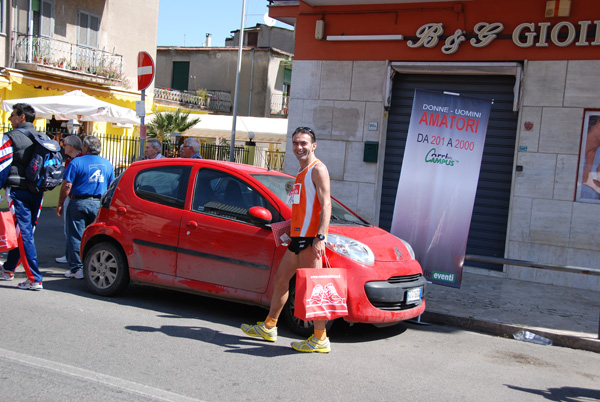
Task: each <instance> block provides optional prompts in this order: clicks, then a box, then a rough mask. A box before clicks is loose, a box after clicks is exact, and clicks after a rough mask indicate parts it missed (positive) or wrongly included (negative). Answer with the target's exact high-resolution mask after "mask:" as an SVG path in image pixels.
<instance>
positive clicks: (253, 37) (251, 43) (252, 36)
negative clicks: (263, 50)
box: [246, 32, 258, 47]
mask: <svg viewBox="0 0 600 402" xmlns="http://www.w3.org/2000/svg"><path fill="white" fill-rule="evenodd" d="M246 46H248V47H257V46H258V32H248V34H247V35H246Z"/></svg>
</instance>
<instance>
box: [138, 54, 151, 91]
mask: <svg viewBox="0 0 600 402" xmlns="http://www.w3.org/2000/svg"><path fill="white" fill-rule="evenodd" d="M153 79H154V60H152V56H150V55H149V54H148V53H147V52H139V53H138V91H143V90H144V89H146V88H148V87H149V86H150V84H152V80H153Z"/></svg>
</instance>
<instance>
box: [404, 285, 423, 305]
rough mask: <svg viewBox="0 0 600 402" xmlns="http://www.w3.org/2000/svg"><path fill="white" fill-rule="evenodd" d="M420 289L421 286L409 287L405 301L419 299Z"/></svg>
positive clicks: (409, 301) (421, 289)
mask: <svg viewBox="0 0 600 402" xmlns="http://www.w3.org/2000/svg"><path fill="white" fill-rule="evenodd" d="M422 291H423V288H414V289H409V290H408V292H406V303H414V302H416V301H419V300H421V292H422Z"/></svg>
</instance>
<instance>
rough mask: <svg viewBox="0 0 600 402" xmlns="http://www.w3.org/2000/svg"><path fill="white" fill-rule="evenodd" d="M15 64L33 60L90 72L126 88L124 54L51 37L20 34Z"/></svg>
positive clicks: (64, 68) (33, 62)
mask: <svg viewBox="0 0 600 402" xmlns="http://www.w3.org/2000/svg"><path fill="white" fill-rule="evenodd" d="M14 60H15V63H32V64H38V65H44V66H48V67H53V68H57V69H63V70H65V71H70V72H79V73H84V74H90V75H93V76H96V77H99V78H103V79H106V80H108V81H110V82H112V83H114V84H116V85H121V86H124V87H126V88H128V87H129V86H130V84H129V81H128V79H127V78H126V77H125V75H124V74H123V56H121V55H118V54H114V53H110V52H106V51H104V50H99V49H92V48H88V47H83V46H79V45H75V44H73V43H69V42H64V41H60V40H56V39H51V38H44V37H38V36H28V35H20V34H17V41H16V45H15V48H14Z"/></svg>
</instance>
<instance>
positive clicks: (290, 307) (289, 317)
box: [283, 279, 333, 337]
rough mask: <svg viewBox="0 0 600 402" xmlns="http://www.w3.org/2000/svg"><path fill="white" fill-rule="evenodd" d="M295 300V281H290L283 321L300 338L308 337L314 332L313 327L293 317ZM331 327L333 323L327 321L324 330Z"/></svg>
mask: <svg viewBox="0 0 600 402" xmlns="http://www.w3.org/2000/svg"><path fill="white" fill-rule="evenodd" d="M295 298H296V281H295V280H293V279H292V281H291V282H290V293H289V296H288V299H287V302H286V303H285V306H284V307H283V319H284V321H285V323H286V325H287V326H288V328H289V329H290V330H291V331H292V332H293V333H295V334H298V335H300V336H304V337H309V336H310V335H311V334H312V333H313V332H314V328H315V327H314V325H313V322H312V321H304V320H301V319H300V318H298V317H296V316H295V315H294V309H295ZM332 326H333V321H327V324H326V325H325V329H326V330H327V331H329V330H330V329H331V327H332Z"/></svg>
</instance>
